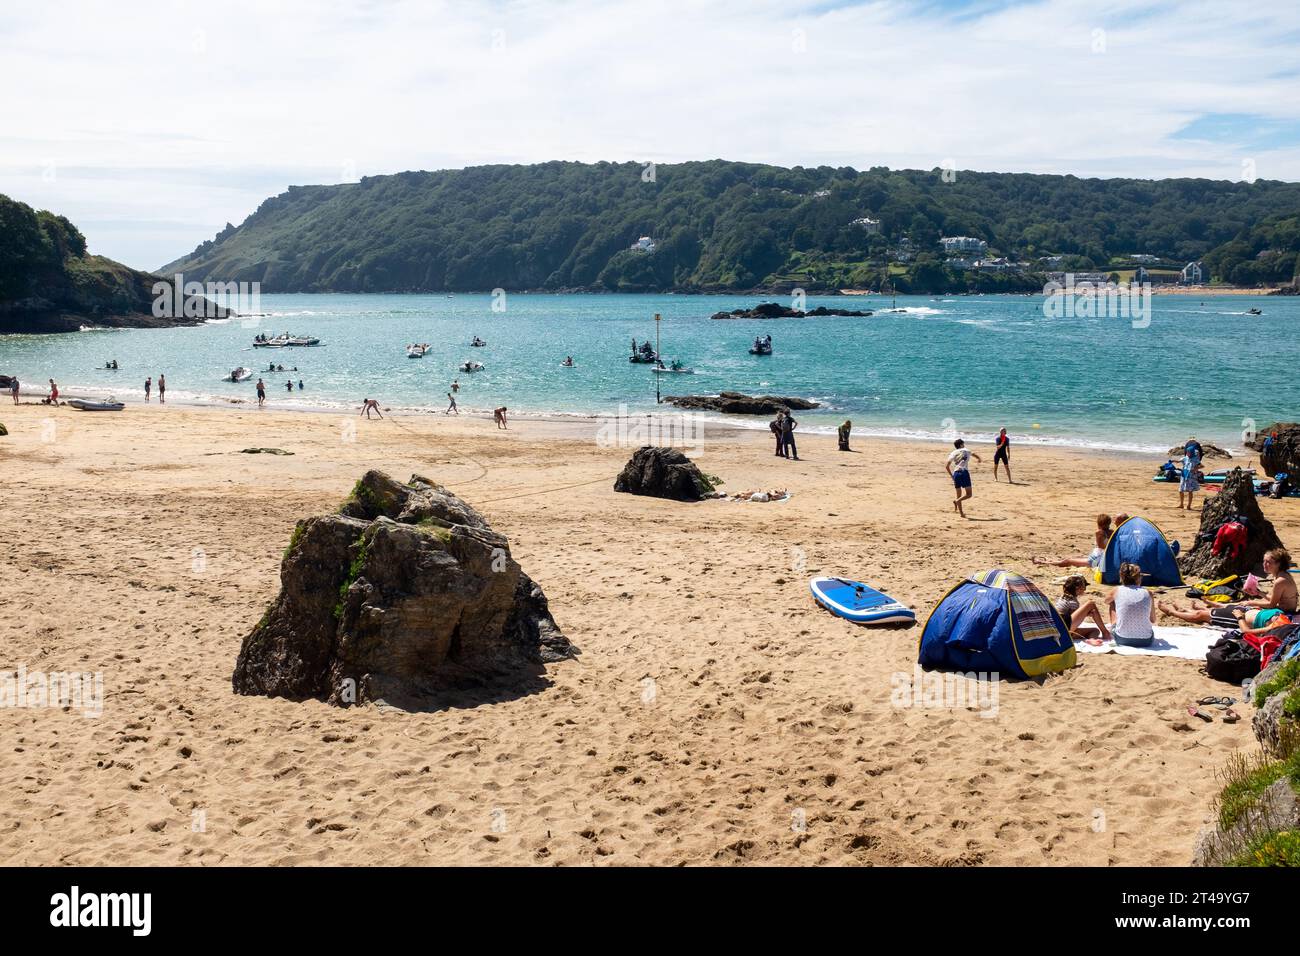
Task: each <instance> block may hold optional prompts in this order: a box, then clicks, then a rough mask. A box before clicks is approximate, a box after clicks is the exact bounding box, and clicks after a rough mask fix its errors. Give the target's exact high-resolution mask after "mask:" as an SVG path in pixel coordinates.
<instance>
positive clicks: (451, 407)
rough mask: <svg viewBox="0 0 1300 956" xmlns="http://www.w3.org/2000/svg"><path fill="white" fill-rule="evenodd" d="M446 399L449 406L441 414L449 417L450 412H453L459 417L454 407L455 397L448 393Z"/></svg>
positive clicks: (458, 411)
mask: <svg viewBox="0 0 1300 956" xmlns="http://www.w3.org/2000/svg"><path fill="white" fill-rule="evenodd" d="M447 398H448V399H449V400H450V401H451V404H450V405H448V406H447V410H446V411H445V412H443V414H444V415H450V414H451V413H452V412H455V413H456V414H457V415H459V414H460V409H459V408H457V407H456V396H455V395H453V394H452V393H451V392H448V393H447Z"/></svg>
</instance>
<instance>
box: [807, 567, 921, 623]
mask: <svg viewBox="0 0 1300 956" xmlns="http://www.w3.org/2000/svg"><path fill="white" fill-rule="evenodd" d="M808 588H809V589H810V590H811V591H812V595H813V598H814V599H815V600H816V601H817V603H818V604H820V605H821V606H822V607H824V608H826V610H828V611H830V612H831V613H832V614H835V615H838V616H839V617H842V618H845V619H846V620H850V621H853V622H855V623H857V624H900V623H909V622H912V621H915V620H916V612H915V611H913V610H912V609H911V608H908V607H904V606H903V605H902V604H899V603H898V602H897V601H895V600H894V599H893V598H891V597H890V596H889V595H888V594H882V593H881V592H880V591H877V590H876V589H875V588H873V587H870V586H868V585H866V584H863V583H862V582H861V581H849V580H847V579H846V578H813V579H812V580H811V581H809V582H808Z"/></svg>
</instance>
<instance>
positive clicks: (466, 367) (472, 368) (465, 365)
mask: <svg viewBox="0 0 1300 956" xmlns="http://www.w3.org/2000/svg"><path fill="white" fill-rule="evenodd" d="M460 370H461V371H462V372H481V371H483V363H482V362H461V363H460Z"/></svg>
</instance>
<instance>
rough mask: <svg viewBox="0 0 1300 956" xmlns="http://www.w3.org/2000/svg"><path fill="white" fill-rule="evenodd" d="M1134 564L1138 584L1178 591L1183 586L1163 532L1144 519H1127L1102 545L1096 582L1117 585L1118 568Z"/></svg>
mask: <svg viewBox="0 0 1300 956" xmlns="http://www.w3.org/2000/svg"><path fill="white" fill-rule="evenodd" d="M1126 562H1127V563H1132V564H1136V565H1137V566H1138V567H1140V568H1141V569H1142V583H1143V584H1145V585H1149V586H1152V587H1178V586H1179V585H1181V584H1182V583H1183V575H1182V572H1181V571H1179V569H1178V559H1177V557H1176V556H1175V555H1174V549H1173V548H1171V547H1170V546H1169V542H1168V540H1166V538H1165V535H1164V532H1163V531H1161V530H1160V529H1159V528H1157V527H1156V526H1155V524H1154V523H1152V522H1150V521H1148V520H1147V519H1146V518H1129V519H1127V520H1126V521H1125V522H1124V523H1123V524H1121V525H1120V526H1119V527H1117V528H1116V529H1115V530H1114V531H1112V532H1111V533H1110V538H1109V539H1108V540H1107V541H1106V551H1105V553H1104V554H1103V555H1102V558H1101V567H1100V568H1099V569H1098V571H1099V573H1100V578H1099V580H1100V581H1101V583H1102V584H1119V566H1120V565H1121V564H1124V563H1126Z"/></svg>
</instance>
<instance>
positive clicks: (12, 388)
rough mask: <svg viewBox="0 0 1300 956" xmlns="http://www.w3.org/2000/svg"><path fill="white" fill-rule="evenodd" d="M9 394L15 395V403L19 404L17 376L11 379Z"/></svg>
mask: <svg viewBox="0 0 1300 956" xmlns="http://www.w3.org/2000/svg"><path fill="white" fill-rule="evenodd" d="M9 394H10V395H12V396H13V397H14V404H15V405H17V404H18V378H17V376H15V377H14V378H11V379H10V380H9Z"/></svg>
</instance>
